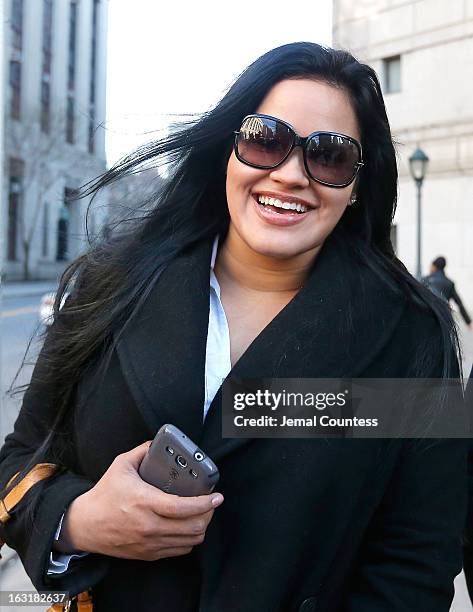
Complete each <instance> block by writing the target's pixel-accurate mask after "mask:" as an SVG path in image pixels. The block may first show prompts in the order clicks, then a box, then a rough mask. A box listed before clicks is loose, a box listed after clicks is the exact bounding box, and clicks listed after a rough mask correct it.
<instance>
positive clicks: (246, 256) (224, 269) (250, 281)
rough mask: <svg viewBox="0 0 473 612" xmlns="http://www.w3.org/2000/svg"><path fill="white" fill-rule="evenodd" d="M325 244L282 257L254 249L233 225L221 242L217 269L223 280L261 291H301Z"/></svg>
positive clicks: (220, 278)
mask: <svg viewBox="0 0 473 612" xmlns="http://www.w3.org/2000/svg"><path fill="white" fill-rule="evenodd" d="M320 248H321V245H320V246H317V247H315V248H313V249H311V250H309V251H307V252H305V253H300V254H298V255H295V256H293V257H289V258H286V259H280V258H276V257H271V256H267V255H262V254H260V253H257V252H256V251H254V250H253V249H252V248H251V247H250V246H249V245H248V244H246V242H244V241H243V240H242V239H241V237H240V236H239V235H238V234H237V232H236V231H235V230H233V229H232V226H231V224H230V228H229V230H228V234H227V236H226V238H225V241H224V242H223V244H220V245H219V249H218V253H217V259H216V261H215V267H214V272H215V274H216V276H217V278H218V280H219V282H220V281H221V280H226V281H228V282H232V283H235V284H237V285H239V286H241V287H243V288H245V289H249V290H252V291H259V292H261V291H262V292H284V291H286V292H297V291H298V290H299V289H300V288H301V287H302V286H303V285H304V282H305V280H306V279H307V277H308V275H309V272H310V269H311V267H312V265H313V263H314V259H315V257H316V256H317V254H318V252H319V251H320Z"/></svg>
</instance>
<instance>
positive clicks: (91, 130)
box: [88, 0, 99, 153]
mask: <svg viewBox="0 0 473 612" xmlns="http://www.w3.org/2000/svg"><path fill="white" fill-rule="evenodd" d="M98 11H99V0H94V7H93V11H92V41H91V46H92V48H91V52H90V90H89V127H88V143H89V153H94V150H95V142H94V135H95V101H96V80H95V79H96V72H97V40H98Z"/></svg>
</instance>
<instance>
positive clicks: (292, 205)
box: [258, 195, 308, 212]
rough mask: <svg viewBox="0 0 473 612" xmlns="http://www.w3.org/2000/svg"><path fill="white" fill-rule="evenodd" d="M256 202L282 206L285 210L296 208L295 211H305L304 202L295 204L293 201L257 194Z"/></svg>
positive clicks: (306, 208)
mask: <svg viewBox="0 0 473 612" xmlns="http://www.w3.org/2000/svg"><path fill="white" fill-rule="evenodd" d="M258 202H260V203H261V204H266V205H269V206H275V207H276V208H284V209H285V210H296V211H297V212H306V211H307V210H308V207H307V206H304V204H296V203H295V202H281V200H278V199H277V198H270V197H269V196H262V195H260V196H258Z"/></svg>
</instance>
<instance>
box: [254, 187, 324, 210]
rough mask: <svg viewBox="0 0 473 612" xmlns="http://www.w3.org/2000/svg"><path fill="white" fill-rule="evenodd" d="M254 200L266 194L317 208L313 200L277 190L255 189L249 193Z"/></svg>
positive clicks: (282, 200)
mask: <svg viewBox="0 0 473 612" xmlns="http://www.w3.org/2000/svg"><path fill="white" fill-rule="evenodd" d="M251 195H252V196H253V198H254V199H255V201H256V202H257V201H258V196H267V197H270V198H275V199H276V200H280V201H281V202H293V203H294V204H302V205H303V206H305V207H306V208H309V209H312V208H319V205H318V204H314V203H313V202H309V201H308V200H304V199H302V198H298V197H297V196H294V195H291V194H288V193H278V192H277V191H255V192H254V193H252V194H251Z"/></svg>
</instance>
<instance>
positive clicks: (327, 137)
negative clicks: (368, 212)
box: [307, 134, 360, 185]
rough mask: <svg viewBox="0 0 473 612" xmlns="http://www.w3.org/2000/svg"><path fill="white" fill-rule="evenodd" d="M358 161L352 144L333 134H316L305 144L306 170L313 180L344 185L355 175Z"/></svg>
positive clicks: (354, 146) (356, 149)
mask: <svg viewBox="0 0 473 612" xmlns="http://www.w3.org/2000/svg"><path fill="white" fill-rule="evenodd" d="M359 161H360V155H359V151H358V147H357V146H356V145H355V143H354V142H352V141H351V140H349V139H348V138H344V137H343V136H336V135H335V134H318V135H315V136H313V137H312V138H311V139H310V141H309V142H308V144H307V165H308V170H309V172H310V174H311V175H312V177H313V178H314V179H318V180H320V181H323V182H325V183H330V184H332V185H344V184H346V183H348V182H349V181H350V180H351V179H352V178H353V177H354V175H355V170H356V163H357V162H359Z"/></svg>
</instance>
